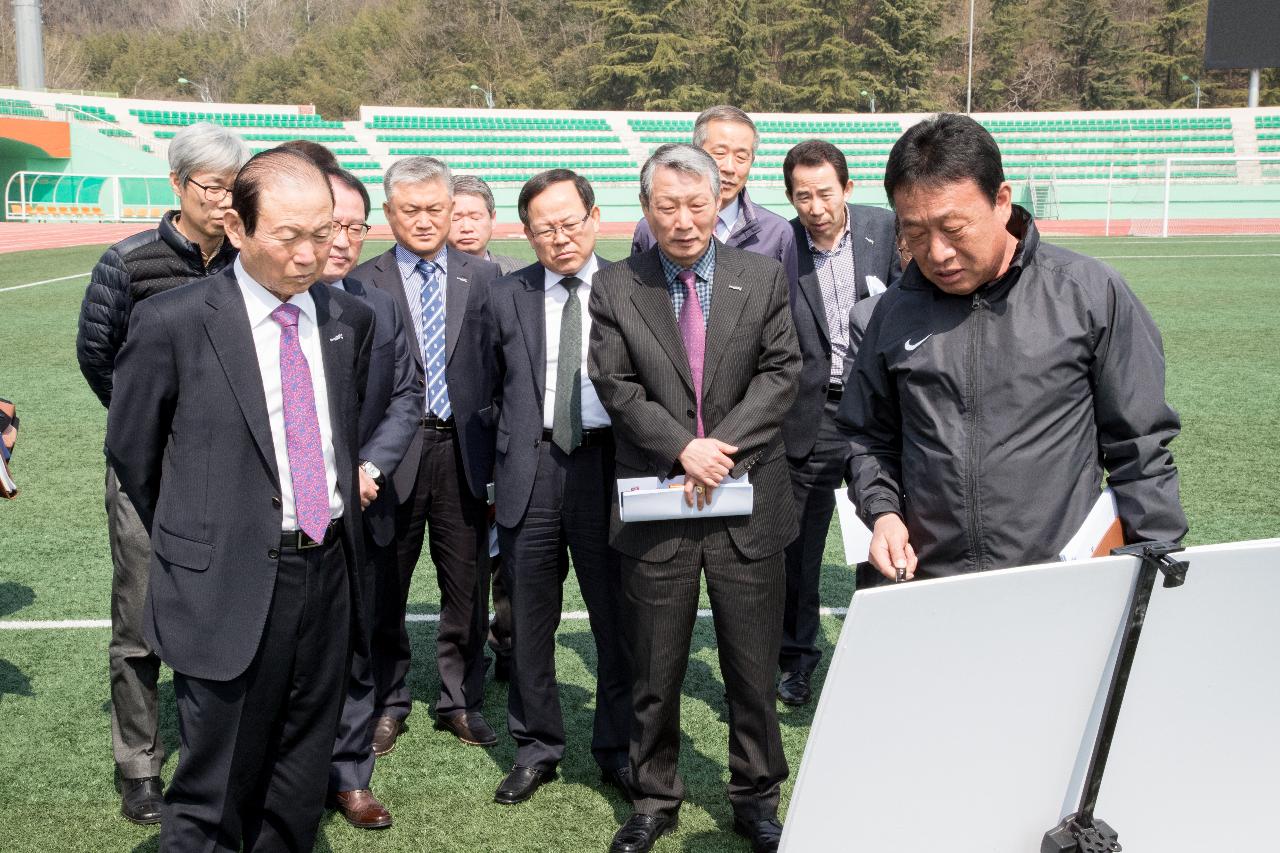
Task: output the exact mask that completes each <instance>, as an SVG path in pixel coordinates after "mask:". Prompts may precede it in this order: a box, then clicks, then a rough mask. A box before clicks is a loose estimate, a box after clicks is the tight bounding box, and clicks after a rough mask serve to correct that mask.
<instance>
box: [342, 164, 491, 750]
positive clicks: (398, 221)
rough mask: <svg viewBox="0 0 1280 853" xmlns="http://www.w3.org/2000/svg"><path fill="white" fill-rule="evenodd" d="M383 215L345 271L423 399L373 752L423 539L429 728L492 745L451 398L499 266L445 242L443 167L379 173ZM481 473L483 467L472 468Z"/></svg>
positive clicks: (397, 688)
mask: <svg viewBox="0 0 1280 853" xmlns="http://www.w3.org/2000/svg"><path fill="white" fill-rule="evenodd" d="M383 186H384V188H385V190H386V195H387V201H386V203H385V204H383V208H382V209H383V211H384V212H385V213H386V216H387V223H388V224H389V225H390V226H391V232H392V234H394V235H395V238H396V245H395V246H393V247H391V249H389V250H388V251H386V252H384V253H383V254H381V255H378V256H377V257H376V258H373V259H372V260H370V261H367V262H365V263H363V264H361V265H360V266H359V267H357V268H356V270H355V272H354V273H353V274H352V275H353V277H355V278H356V279H358V280H359V281H361V282H362V283H363V284H365V285H366V286H368V287H373V288H376V289H378V290H382V291H384V292H386V293H389V294H391V296H392V298H393V299H395V301H396V304H397V305H398V306H399V308H400V313H401V315H402V316H403V317H405V318H406V324H407V326H408V327H409V328H411V329H412V331H413V336H412V343H413V346H412V350H413V363H414V378H415V381H416V382H417V383H418V387H419V388H421V389H423V390H424V391H425V394H424V405H423V407H422V410H421V411H420V412H419V414H420V420H419V426H418V428H417V429H416V430H415V431H414V435H413V439H412V440H411V441H410V443H409V450H408V452H406V454H405V457H404V459H403V461H402V462H401V463H400V465H399V466H398V467H397V468H396V470H395V473H394V475H393V476H392V480H393V485H394V486H395V493H396V496H397V498H398V499H399V501H400V504H399V506H398V507H397V509H396V520H395V548H396V571H395V573H394V576H393V577H392V578H390V579H388V582H387V583H386V584H383V585H382V586H381V587H379V590H378V596H377V601H376V603H375V613H374V621H373V641H372V648H373V675H374V683H375V685H376V687H375V692H376V696H375V700H374V704H375V707H376V709H377V710H376V715H377V719H376V721H375V723H374V731H373V745H374V751H375V752H376V753H377V754H378V755H385V754H387V753H388V752H390V751H391V750H392V749H393V748H394V747H395V742H396V738H397V737H398V736H399V735H400V733H401V731H402V730H403V728H404V720H405V718H406V717H407V716H408V715H409V710H410V706H411V704H412V697H411V696H410V693H409V687H408V683H407V676H408V673H409V657H410V646H409V633H408V631H407V630H406V628H405V606H406V604H407V602H408V600H409V584H410V581H411V580H412V578H413V570H414V567H415V566H416V565H417V563H418V558H419V556H421V554H422V545H423V540H424V538H425V539H426V540H427V541H428V543H429V545H430V549H431V560H432V562H434V563H435V569H436V580H437V582H438V583H439V585H440V624H439V627H438V630H437V631H436V664H437V666H438V667H439V670H440V695H439V698H438V699H437V700H436V708H435V713H436V725H437V726H438V727H440V728H442V729H444V730H446V731H448V732H450V733H452V734H453V735H454V736H455V737H457V738H458V740H460V741H461V742H463V743H465V744H470V745H473V746H486V747H487V746H493V745H495V744H496V743H497V742H498V737H497V735H496V734H494V731H493V729H492V728H490V727H489V724H488V723H487V722H486V721H485V719H484V716H483V714H482V713H481V708H482V706H483V704H484V674H485V668H486V665H487V664H486V660H485V656H484V648H485V640H486V638H487V636H488V628H489V618H488V617H489V613H488V610H489V608H488V606H487V605H488V596H489V562H488V560H489V550H488V533H489V523H488V518H487V507H486V506H485V482H474V481H469V480H468V479H467V478H466V472H467V471H469V470H471V469H473V468H476V467H477V466H474V465H469V464H467V463H466V462H465V461H464V460H465V459H466V458H467V457H468V456H469V455H470V454H472V453H476V452H481V451H482V450H483V444H484V439H483V436H475V435H473V434H472V433H471V432H470V431H469V429H468V428H467V425H466V424H465V423H464V422H462V421H460V420H458V419H457V418H455V417H454V415H453V405H454V401H456V400H460V399H465V398H467V397H468V395H475V394H477V393H480V392H479V390H478V388H473V387H472V386H473V385H474V384H475V383H476V382H478V381H479V377H478V376H475V375H472V374H471V373H470V372H468V371H466V370H459V369H457V367H456V365H455V361H456V355H457V352H458V350H459V347H458V341H459V339H460V338H461V331H462V324H463V319H464V315H465V313H466V307H467V299H468V295H469V293H470V292H471V291H472V290H475V289H476V288H486V287H488V286H489V283H490V282H492V281H493V280H494V279H495V278H497V277H498V267H497V265H495V264H491V263H489V262H487V261H483V260H481V259H480V258H477V257H474V256H472V255H468V254H466V253H465V252H459V251H456V250H454V249H451V248H449V247H448V246H446V245H445V240H446V238H447V237H448V236H449V227H450V225H451V218H452V210H453V183H452V175H451V174H450V172H449V167H448V166H446V165H445V164H444V163H442V162H440V161H439V160H437V159H435V158H434V157H406V158H405V159H403V160H398V161H396V162H395V163H393V164H392V165H391V168H390V169H388V170H387V174H386V177H385V178H384V180H383ZM479 467H483V466H479Z"/></svg>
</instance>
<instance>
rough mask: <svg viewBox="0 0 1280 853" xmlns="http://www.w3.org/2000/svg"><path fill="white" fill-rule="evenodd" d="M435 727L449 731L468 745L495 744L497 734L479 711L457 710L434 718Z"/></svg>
mask: <svg viewBox="0 0 1280 853" xmlns="http://www.w3.org/2000/svg"><path fill="white" fill-rule="evenodd" d="M436 728H438V729H441V730H442V731H446V732H450V733H452V734H453V736H454V737H456V738H457V739H458V740H460V741H462V742H463V743H465V744H468V745H469V746H495V745H496V744H497V743H498V736H497V734H495V733H494V731H493V729H491V728H490V727H489V724H488V723H486V722H485V719H484V716H482V715H481V713H480V712H479V711H458V712H456V713H453V714H450V715H448V716H447V717H446V716H440V717H437V718H436Z"/></svg>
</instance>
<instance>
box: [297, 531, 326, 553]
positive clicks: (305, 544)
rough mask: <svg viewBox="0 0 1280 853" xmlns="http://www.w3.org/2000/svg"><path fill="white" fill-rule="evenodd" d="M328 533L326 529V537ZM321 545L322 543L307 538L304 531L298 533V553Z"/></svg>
mask: <svg viewBox="0 0 1280 853" xmlns="http://www.w3.org/2000/svg"><path fill="white" fill-rule="evenodd" d="M328 532H329V531H328V529H327V528H326V529H325V534H326V536H327V535H328ZM323 544H324V542H317V541H316V540H314V539H312V538H311V537H310V536H308V535H307V532H306V531H305V530H299V531H298V550H299V551H306V550H307V549H309V548H319V547H320V546H321V545H323Z"/></svg>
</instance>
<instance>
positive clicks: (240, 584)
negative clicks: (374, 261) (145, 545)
mask: <svg viewBox="0 0 1280 853" xmlns="http://www.w3.org/2000/svg"><path fill="white" fill-rule="evenodd" d="M311 297H312V299H314V300H315V305H316V315H317V319H318V321H319V326H320V335H321V346H322V347H323V352H324V370H325V385H326V387H327V390H328V395H329V411H330V425H331V428H332V431H333V444H334V452H335V457H336V461H337V466H338V472H337V473H338V488H339V490H340V491H341V494H342V499H343V502H344V503H345V505H346V513H345V516H344V521H345V531H344V536H345V538H346V547H347V554H348V560H347V567H348V572H349V574H350V579H351V595H352V618H353V619H354V620H356V632H355V635H356V636H357V637H358V636H360V635H361V634H360V630H359V629H360V627H361V626H360V619H361V616H360V586H359V581H358V574H359V571H360V568H359V560H360V556H361V553H362V550H363V546H362V542H361V540H362V537H361V536H360V535H358V532H359V529H360V499H359V495H358V493H357V490H356V485H355V484H356V451H357V449H358V443H357V430H358V426H359V423H358V420H359V413H360V404H361V402H362V400H363V395H364V387H365V380H366V378H367V375H368V370H369V353H370V350H371V348H372V344H373V312H372V311H370V310H369V308H368V307H367V306H366V305H364V303H362V302H361V301H359V300H358V299H356V298H354V297H351V296H348V295H347V294H345V293H338V292H337V291H335V290H333V288H331V287H329V286H328V285H313V286H312V288H311ZM107 456H108V458H109V460H110V462H111V466H112V468H113V469H114V470H115V472H116V474H117V475H118V476H119V477H120V484H121V486H122V487H123V488H124V491H125V493H126V494H127V495H128V496H129V498H130V499H131V500H132V501H133V504H134V506H135V507H137V510H138V515H139V516H140V517H141V519H142V522H143V524H144V525H145V526H146V528H147V530H148V531H149V532H150V534H151V546H152V550H153V552H154V553H153V557H152V560H151V577H150V582H149V585H148V588H147V603H146V610H145V615H144V632H145V636H146V639H147V642H148V643H149V644H150V645H151V647H152V648H153V649H155V651H156V652H157V653H158V654H159V655H160V657H161V659H163V660H164V661H165V663H167V664H169V665H170V666H172V667H173V668H174V669H175V670H177V671H179V672H182V673H184V674H186V675H189V676H193V677H195V678H204V679H210V680H213V681H228V680H230V679H233V678H236V677H237V676H239V675H241V674H242V673H244V671H245V669H246V668H247V667H248V666H249V663H250V662H251V661H252V660H253V657H254V655H255V653H256V652H257V649H258V643H259V640H260V638H261V636H262V629H263V626H264V624H265V623H266V618H267V610H268V608H269V607H270V605H271V597H272V591H273V589H274V587H275V577H276V565H277V562H278V560H279V550H278V549H279V547H280V523H281V513H282V509H281V504H280V485H279V484H280V478H279V472H278V471H277V469H276V457H275V448H274V445H273V443H272V439H271V425H270V423H269V421H268V420H267V404H266V397H265V395H264V393H263V389H262V375H261V373H260V371H259V368H258V359H257V352H256V350H255V349H254V345H253V337H252V333H251V331H250V329H249V318H248V313H247V311H246V310H245V304H244V298H243V297H242V296H241V294H240V289H239V286H238V285H237V284H236V279H235V273H234V271H233V269H231V268H229V269H227V270H226V271H224V272H222V273H220V274H218V275H216V276H212V277H210V278H208V279H202V280H200V281H198V282H193V283H192V284H190V285H187V286H185V287H179V288H176V289H174V290H171V291H168V292H166V293H162V294H159V295H157V296H154V297H152V298H150V299H147V300H146V301H144V302H141V303H139V304H138V306H137V307H136V308H135V310H134V313H133V318H132V320H131V322H130V324H129V334H128V340H127V341H126V342H125V346H124V348H123V349H122V350H121V351H120V356H119V358H118V359H117V361H116V369H115V391H114V395H113V398H112V405H111V409H110V411H109V413H108V417H107Z"/></svg>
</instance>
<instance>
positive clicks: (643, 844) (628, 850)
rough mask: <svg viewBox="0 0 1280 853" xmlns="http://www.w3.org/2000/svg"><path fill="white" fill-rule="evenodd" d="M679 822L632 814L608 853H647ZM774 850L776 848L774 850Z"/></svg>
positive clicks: (615, 836)
mask: <svg viewBox="0 0 1280 853" xmlns="http://www.w3.org/2000/svg"><path fill="white" fill-rule="evenodd" d="M679 825H680V821H679V820H678V819H677V818H675V817H659V816H658V815H651V814H633V815H632V816H631V817H629V818H627V822H626V823H624V824H623V825H622V828H621V829H619V830H618V831H617V832H615V833H614V835H613V843H612V844H610V845H609V853H648V851H650V850H652V849H653V845H654V844H656V843H657V842H658V839H659V838H661V837H662V836H664V835H666V834H667V833H669V832H675V831H676V827H677V826H679ZM775 849H776V848H775Z"/></svg>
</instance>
